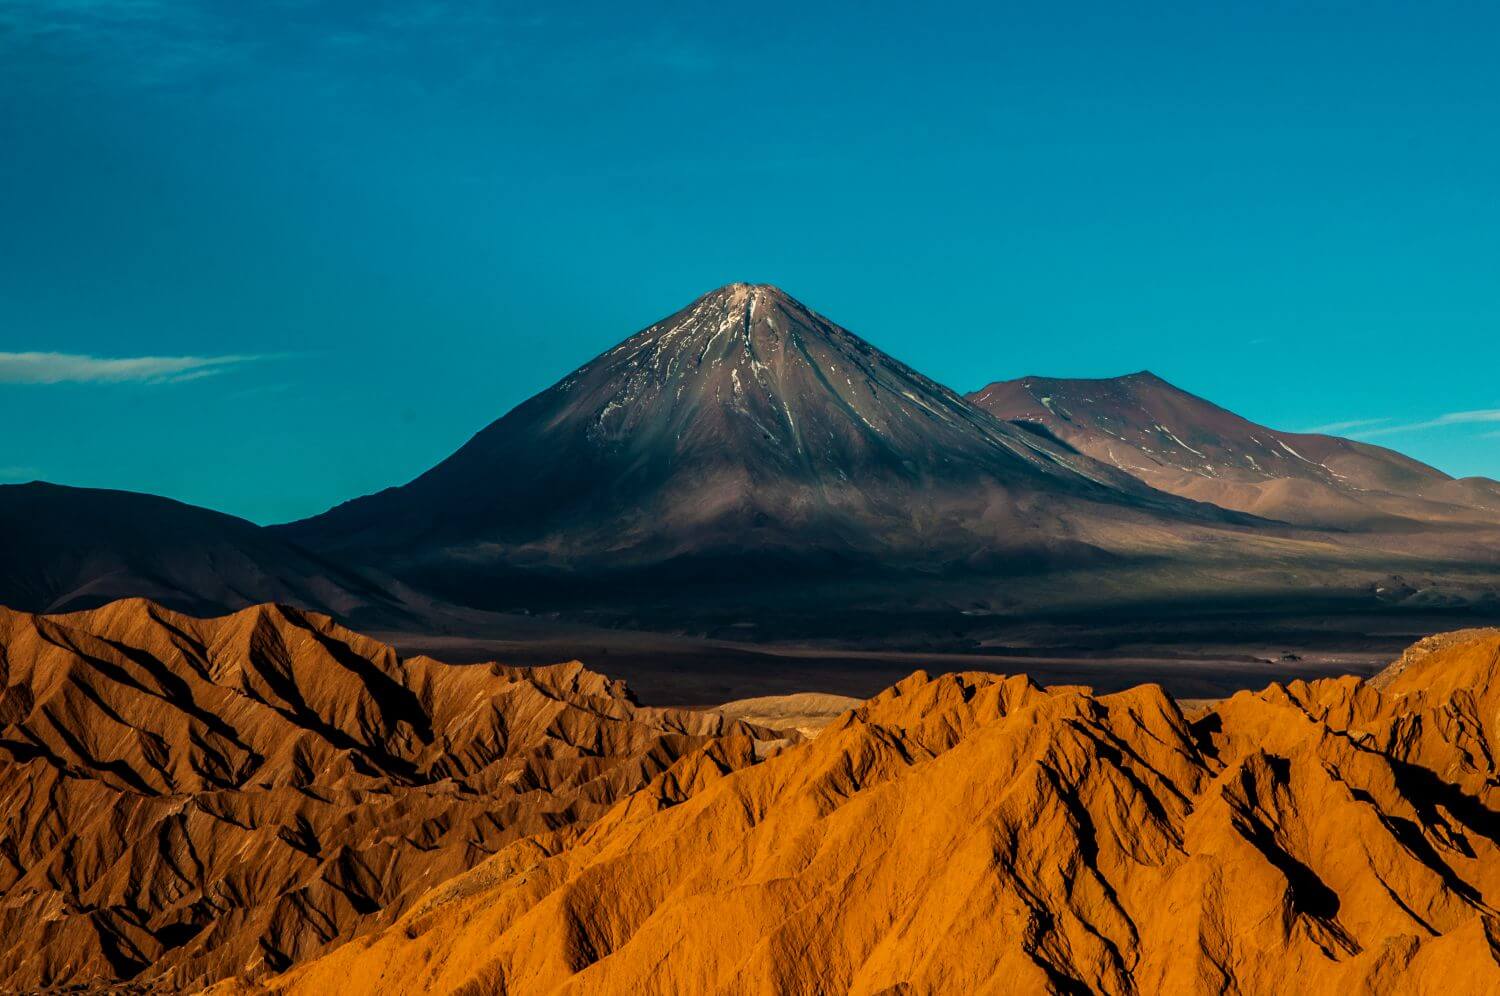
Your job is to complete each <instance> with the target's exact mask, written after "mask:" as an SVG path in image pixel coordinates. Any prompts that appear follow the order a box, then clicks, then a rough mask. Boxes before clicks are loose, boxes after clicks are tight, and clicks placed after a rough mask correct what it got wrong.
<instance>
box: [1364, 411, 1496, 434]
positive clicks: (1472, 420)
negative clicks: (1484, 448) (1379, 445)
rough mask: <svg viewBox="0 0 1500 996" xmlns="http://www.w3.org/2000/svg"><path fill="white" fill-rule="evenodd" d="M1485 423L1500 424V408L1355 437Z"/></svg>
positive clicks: (1389, 427)
mask: <svg viewBox="0 0 1500 996" xmlns="http://www.w3.org/2000/svg"><path fill="white" fill-rule="evenodd" d="M1382 421H1385V420H1382ZM1485 422H1500V408H1475V409H1472V410H1470V411H1463V412H1447V413H1445V414H1442V415H1439V416H1437V417H1436V418H1429V419H1423V420H1422V421H1420V422H1403V423H1401V424H1400V425H1385V426H1381V427H1380V428H1378V429H1367V430H1365V431H1364V432H1358V433H1355V435H1357V436H1358V437H1359V438H1361V439H1370V438H1372V437H1375V436H1389V435H1392V434H1394V433H1397V432H1421V431H1423V430H1424V429H1440V428H1442V427H1443V426H1448V425H1473V424H1482V423H1485ZM1486 435H1489V434H1488V433H1487V434H1486Z"/></svg>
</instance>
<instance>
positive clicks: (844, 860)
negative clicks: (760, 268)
mask: <svg viewBox="0 0 1500 996" xmlns="http://www.w3.org/2000/svg"><path fill="white" fill-rule="evenodd" d="M1497 706H1500V630H1493V629H1492V630H1482V631H1474V632H1470V633H1466V634H1454V635H1453V637H1452V638H1451V639H1439V640H1429V641H1427V642H1426V643H1425V644H1424V645H1420V646H1418V647H1415V648H1413V649H1412V651H1410V652H1409V654H1408V657H1407V659H1405V662H1404V664H1403V665H1402V666H1401V667H1399V668H1398V669H1396V670H1395V671H1394V672H1393V673H1388V674H1387V675H1386V676H1384V677H1383V679H1382V680H1381V681H1379V682H1373V681H1372V682H1365V681H1361V680H1359V679H1357V678H1353V677H1344V678H1332V679H1323V680H1319V681H1314V682H1302V681H1295V682H1291V683H1289V684H1286V685H1281V684H1272V685H1270V686H1268V687H1266V688H1264V689H1263V690H1260V691H1255V692H1251V691H1246V692H1241V693H1239V694H1237V695H1235V696H1233V697H1232V698H1229V699H1226V700H1223V701H1219V702H1213V703H1197V704H1191V703H1178V702H1176V701H1174V700H1173V699H1172V698H1171V697H1170V696H1168V695H1166V694H1165V693H1163V691H1162V690H1161V689H1160V688H1159V687H1157V686H1151V685H1143V686H1138V687H1136V688H1133V689H1129V690H1127V691H1122V692H1117V693H1113V694H1108V695H1096V694H1094V693H1093V692H1092V691H1091V690H1090V689H1088V688H1086V687H1080V686H1058V687H1052V688H1043V687H1041V686H1038V685H1036V684H1035V683H1033V682H1032V681H1030V680H1029V679H1027V678H1026V677H1025V676H1024V675H1012V676H1001V675H993V674H984V673H973V674H949V675H944V676H940V677H932V676H929V675H927V674H924V673H920V672H919V673H917V674H914V675H912V676H911V677H909V678H908V679H906V680H904V681H902V682H900V683H898V684H897V685H895V686H893V687H892V688H890V689H888V690H887V691H885V692H883V693H881V694H880V695H877V696H875V697H874V698H872V699H870V700H869V701H867V702H865V703H863V704H861V705H859V706H857V707H856V708H854V709H852V710H850V711H848V712H845V713H844V714H843V715H842V716H840V717H839V718H838V719H837V720H835V721H834V722H833V723H832V724H830V725H829V726H827V727H825V728H824V729H823V730H822V731H821V732H820V733H819V734H818V736H817V738H816V739H814V740H813V741H811V742H810V743H802V744H798V745H795V746H793V747H791V748H789V749H788V750H786V751H783V752H781V753H779V754H777V755H776V756H775V757H772V758H770V759H769V760H767V761H766V762H765V763H763V764H761V765H757V766H753V767H747V768H743V769H740V770H737V771H733V772H729V773H727V774H725V775H724V777H722V778H718V779H715V780H712V781H707V782H703V783H700V785H699V786H698V787H697V789H696V790H695V791H693V792H691V793H689V794H688V795H687V796H686V797H685V798H684V797H681V796H673V797H670V798H662V797H660V796H658V795H656V794H654V793H652V792H651V791H645V792H641V793H638V794H637V795H636V796H634V797H632V798H630V799H628V800H625V801H624V802H622V803H620V804H619V805H617V806H616V807H615V808H614V809H613V810H611V811H610V813H608V814H607V815H606V816H604V817H603V818H602V819H600V820H599V821H598V822H596V823H595V824H593V825H592V826H591V827H590V828H589V829H588V830H587V831H586V832H585V833H584V834H583V835H582V836H581V837H579V838H578V839H576V840H574V841H572V842H570V843H569V844H568V845H566V846H564V847H562V848H559V849H556V850H549V851H547V852H545V853H538V852H537V850H536V849H534V848H533V849H526V848H523V847H519V846H518V847H514V848H513V849H511V850H510V851H502V852H501V853H500V854H497V855H496V857H495V858H493V859H491V860H490V861H488V862H486V863H485V864H483V865H480V866H479V867H477V868H475V869H474V870H473V871H471V872H468V873H466V874H464V875H462V876H460V877H458V878H456V879H454V880H452V881H449V882H447V883H444V884H443V885H441V886H439V887H438V888H436V889H434V890H433V891H432V892H430V893H428V894H427V896H426V897H424V898H423V899H422V900H421V901H419V902H418V903H417V904H416V905H415V906H414V907H413V908H412V910H411V912H410V913H408V914H407V915H406V916H405V917H404V918H403V919H402V920H400V921H399V922H397V923H396V924H394V925H393V926H391V927H390V928H387V929H385V930H383V931H381V932H379V933H375V934H371V935H368V936H365V937H361V938H359V939H356V940H355V941H353V942H351V943H350V944H347V945H344V946H342V947H340V948H338V949H336V950H334V951H332V952H331V953H330V954H328V955H327V956H326V957H324V958H322V959H319V960H315V961H312V962H309V963H308V964H306V965H304V966H302V967H300V968H298V969H296V970H294V971H292V972H290V973H288V974H286V975H283V976H279V977H276V978H272V979H270V980H267V981H266V984H265V990H269V991H270V992H276V993H293V994H300V993H308V994H313V993H320V992H324V991H327V988H328V987H329V986H331V985H335V984H338V983H340V982H344V983H345V984H348V983H351V982H352V983H353V984H356V985H358V986H359V987H361V988H362V989H364V990H367V991H369V992H371V993H397V992H401V993H408V992H410V993H416V992H506V993H510V994H513V996H525V994H528V993H540V992H566V993H575V992H576V993H583V992H628V991H681V992H729V991H733V992H756V993H759V992H764V993H767V994H769V993H778V992H815V991H839V992H851V993H862V994H863V993H867V994H876V993H895V992H976V993H978V992H983V993H1007V992H1017V991H1024V992H1038V993H1059V994H1061V993H1078V992H1096V993H1108V994H1122V996H1123V994H1132V993H1139V992H1172V993H1204V994H1207V993H1221V992H1226V991H1231V992H1237V993H1244V994H1246V996H1262V994H1265V996H1270V994H1275V993H1282V992H1286V991H1288V989H1291V988H1294V989H1296V991H1298V992H1307V993H1321V992H1327V993H1337V992H1351V991H1369V992H1484V991H1492V990H1493V989H1495V988H1496V987H1500V913H1497V909H1500V832H1497V830H1496V824H1495V815H1494V814H1495V812H1496V811H1497V804H1500V788H1497V785H1500V782H1497V779H1496V769H1495V760H1494V758H1495V757H1496V756H1497V753H1496V731H1495V730H1494V725H1493V723H1491V722H1489V721H1488V720H1486V719H1485V718H1484V717H1489V716H1493V714H1494V712H1495V710H1496V708H1497ZM220 991H221V992H222V993H224V994H226V996H228V994H233V993H241V992H249V991H255V992H261V991H264V990H262V989H261V988H259V987H255V988H253V989H250V988H246V987H242V986H239V985H238V984H235V983H226V984H225V986H224V987H222V988H221V990H220Z"/></svg>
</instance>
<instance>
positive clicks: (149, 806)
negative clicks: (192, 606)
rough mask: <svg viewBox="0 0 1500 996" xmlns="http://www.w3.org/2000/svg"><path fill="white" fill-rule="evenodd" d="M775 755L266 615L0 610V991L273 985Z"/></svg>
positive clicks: (587, 692)
mask: <svg viewBox="0 0 1500 996" xmlns="http://www.w3.org/2000/svg"><path fill="white" fill-rule="evenodd" d="M779 736H783V735H782V734H773V733H771V732H769V731H762V730H757V729H755V728H752V727H748V726H745V725H743V724H737V723H733V722H731V721H727V720H725V719H723V718H722V717H719V716H718V715H716V714H713V713H701V712H680V711H672V710H661V709H648V708H642V707H640V706H637V705H635V704H634V703H633V701H632V700H631V699H630V698H629V697H628V695H627V693H626V691H625V689H624V688H623V686H621V685H620V684H619V683H618V682H613V681H610V680H608V679H606V678H603V677H601V676H599V675H597V674H593V673H591V672H589V671H586V670H584V669H583V667H582V666H581V665H579V664H576V663H574V664H563V665H556V666H552V667H542V668H536V669H522V668H506V667H501V666H499V665H463V666H457V665H447V664H442V663H439V662H437V661H434V660H431V659H428V658H424V657H415V658H409V659H401V658H399V657H397V656H396V654H395V653H394V652H393V651H392V650H391V648H389V647H387V646H384V645H383V644H379V643H376V642H374V641H372V640H368V639H365V638H364V637H361V636H359V635H358V634H355V633H352V632H350V631H348V630H346V629H343V628H341V627H339V626H337V625H335V624H334V623H332V622H331V621H330V620H329V619H328V618H327V617H325V616H319V615H312V614H307V613H302V612H298V611H296V610H292V609H287V608H282V607H278V606H274V605H265V606H258V607H255V608H251V609H246V610H244V611H242V612H238V613H235V614H234V615H230V616H226V617H223V618H219V619H193V618H189V617H187V616H182V615H178V614H176V613H173V612H169V611H167V610H164V609H162V608H160V607H158V606H155V605H152V604H151V603H149V602H144V601H139V600H136V601H124V602H116V603H114V604H112V605H109V606H107V607H104V608H101V609H97V610H93V611H90V612H83V613H77V614H72V615H62V616H35V615H29V614H23V613H17V612H11V611H9V610H0V821H3V822H0V990H4V991H7V992H16V991H35V990H38V989H43V988H48V987H83V988H97V987H102V986H106V985H109V984H111V983H129V984H131V985H132V986H133V987H140V988H151V989H158V988H159V989H163V990H169V991H176V990H180V989H185V988H194V987H195V986H196V985H200V984H205V983H208V982H211V981H213V980H215V979H218V978H221V977H223V976H226V975H229V974H232V973H250V974H251V975H253V974H254V973H256V972H263V971H268V970H272V969H281V968H285V967H286V966H288V965H289V964H291V963H293V962H294V961H296V960H297V959H299V958H303V957H306V956H308V955H309V954H311V953H313V952H316V951H317V950H318V949H319V948H320V947H321V946H322V945H324V944H327V943H332V942H335V941H338V940H340V939H344V938H348V937H350V936H352V935H353V934H354V933H356V932H357V931H360V930H362V929H366V928H369V927H373V926H375V925H377V924H379V923H382V922H387V921H389V920H390V919H392V918H393V917H394V916H396V915H397V914H398V913H400V912H401V911H402V910H403V909H405V908H406V906H407V905H409V903H410V902H411V900H412V899H413V898H415V897H416V896H418V895H420V894H421V893H422V892H424V891H426V890H427V889H429V888H430V887H431V886H432V885H433V884H434V883H437V882H440V881H442V880H444V879H446V878H449V877H451V876H453V875H455V874H457V873H459V872H462V871H465V870H467V869H468V868H470V867H471V866H473V865H475V864H476V863H478V862H480V861H482V860H483V859H485V858H487V857H488V856H489V855H491V854H493V853H495V852H496V851H498V850H501V849H503V848H504V847H505V845H507V844H508V843H510V842H511V841H513V840H515V839H516V838H518V837H521V836H523V835H530V834H536V833H539V832H551V833H553V834H554V835H564V836H565V835H566V834H567V833H568V832H569V828H573V827H576V826H579V825H581V824H584V823H587V822H588V821H590V820H592V819H593V818H595V817H596V816H598V815H599V814H601V813H603V812H604V811H605V810H606V809H608V808H609V806H610V805H611V804H612V803H614V802H615V801H616V800H617V799H619V798H621V797H622V796H625V795H627V794H629V793H631V792H633V791H635V790H637V789H639V788H641V787H642V786H644V785H646V784H648V783H650V782H651V781H652V779H654V778H657V777H658V776H660V775H661V774H662V773H663V772H665V771H669V770H676V769H675V768H674V765H679V764H680V763H682V761H683V759H684V758H685V757H691V758H694V759H695V760H693V761H691V764H693V765H702V764H704V763H705V761H704V751H705V750H706V751H708V752H709V754H710V756H711V757H712V759H713V763H714V764H715V765H717V766H719V767H722V768H724V769H726V770H727V769H729V768H732V767H734V766H737V765H741V764H745V763H749V762H750V761H752V760H753V759H754V758H755V756H756V753H757V749H759V750H760V751H761V752H762V753H763V752H764V750H765V749H766V748H765V745H764V744H761V743H759V742H758V741H765V742H766V743H777V742H781V741H777V740H776V739H775V738H776V737H779ZM716 770H717V768H716Z"/></svg>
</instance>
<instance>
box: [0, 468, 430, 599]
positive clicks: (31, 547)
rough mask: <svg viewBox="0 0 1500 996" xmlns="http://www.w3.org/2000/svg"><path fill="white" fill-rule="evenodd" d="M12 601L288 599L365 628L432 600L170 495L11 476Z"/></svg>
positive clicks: (4, 570)
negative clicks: (20, 479) (23, 481)
mask: <svg viewBox="0 0 1500 996" xmlns="http://www.w3.org/2000/svg"><path fill="white" fill-rule="evenodd" d="M0 535H3V536H4V537H5V547H4V551H5V555H4V557H3V558H0V605H5V606H9V607H11V608H15V609H24V610H26V611H30V612H74V611H78V610H81V609H92V608H96V607H98V606H100V605H105V604H107V603H109V602H112V601H114V600H115V599H118V598H135V597H140V598H150V599H151V600H152V601H155V602H157V603H160V604H162V605H166V606H167V607H169V608H173V609H177V610H179V611H183V612H192V613H197V614H200V615H213V614H216V613H221V612H232V611H234V610H236V609H242V608H245V607H246V606H249V605H255V604H257V603H260V602H281V603H287V604H292V605H298V606H301V607H303V608H310V609H316V610H319V611H326V612H331V613H334V614H336V615H338V616H339V617H340V618H342V619H345V620H351V621H354V622H356V623H357V624H360V625H365V624H371V625H375V624H379V625H386V626H390V625H399V624H402V623H405V624H408V625H409V624H410V622H411V620H412V618H413V616H416V615H422V616H423V617H424V618H428V617H430V616H431V612H430V611H429V610H430V608H431V604H430V600H428V599H425V598H422V597H421V596H417V595H415V594H414V593H412V592H409V591H406V590H404V589H403V588H402V587H401V586H400V585H396V584H392V583H391V581H390V579H389V578H382V577H380V576H379V575H375V574H372V573H370V572H367V571H366V572H356V571H354V570H351V569H348V568H345V567H342V566H339V565H337V564H333V563H330V562H329V561H327V560H325V559H324V558H322V557H319V556H317V555H316V554H313V553H310V552H308V551H307V550H305V549H303V548H301V547H299V546H297V545H296V544H294V543H288V542H287V541H286V540H284V539H282V538H280V537H278V536H276V535H275V534H274V533H272V532H271V531H269V530H267V529H263V528H261V527H260V526H257V525H255V524H254V523H252V522H246V521H245V520H244V519H237V518H235V517H234V516H232V515H225V514H223V513H222V512H214V511H210V510H209V509H206V508H198V507H196V506H193V505H185V504H183V503H182V502H178V501H172V500H171V499H169V498H158V497H157V496H155V495H145V494H135V493H132V492H129V491H110V490H104V489H99V488H71V487H65V486H63V485H58V484H46V483H43V482H41V481H33V482H32V483H30V484H14V485H0Z"/></svg>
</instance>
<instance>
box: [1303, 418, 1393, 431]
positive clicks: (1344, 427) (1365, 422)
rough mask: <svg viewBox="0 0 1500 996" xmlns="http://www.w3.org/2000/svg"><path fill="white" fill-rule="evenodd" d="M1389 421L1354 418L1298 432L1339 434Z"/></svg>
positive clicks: (1384, 419)
mask: <svg viewBox="0 0 1500 996" xmlns="http://www.w3.org/2000/svg"><path fill="white" fill-rule="evenodd" d="M1389 421H1390V419H1388V418H1352V419H1349V420H1348V421H1347V422H1329V423H1328V424H1327V425H1315V426H1313V427H1312V428H1311V429H1298V430H1297V431H1298V432H1305V433H1320V432H1322V433H1339V432H1348V431H1349V430H1350V429H1363V428H1365V427H1366V426H1372V425H1379V424H1380V423H1382V422H1389Z"/></svg>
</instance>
